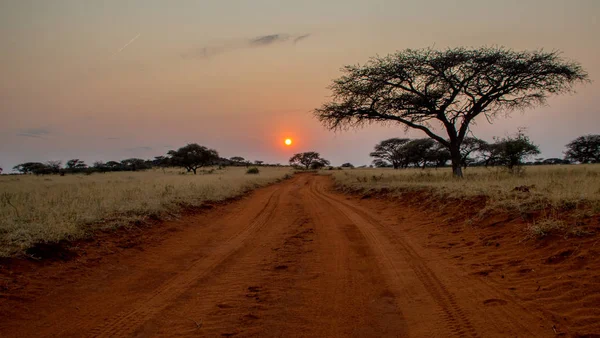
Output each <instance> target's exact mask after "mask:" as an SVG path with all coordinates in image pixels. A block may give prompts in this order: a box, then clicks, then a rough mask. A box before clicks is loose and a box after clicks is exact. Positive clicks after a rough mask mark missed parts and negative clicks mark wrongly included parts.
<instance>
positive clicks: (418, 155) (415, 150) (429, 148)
mask: <svg viewBox="0 0 600 338" xmlns="http://www.w3.org/2000/svg"><path fill="white" fill-rule="evenodd" d="M435 145H436V144H435V141H434V140H432V139H429V138H419V139H414V140H410V142H408V143H407V144H406V145H405V146H404V147H402V153H403V156H404V158H405V160H404V161H405V163H406V166H408V165H409V164H412V165H413V166H415V167H422V168H425V166H427V163H428V162H429V161H430V160H432V158H431V154H432V152H433V151H434V147H435Z"/></svg>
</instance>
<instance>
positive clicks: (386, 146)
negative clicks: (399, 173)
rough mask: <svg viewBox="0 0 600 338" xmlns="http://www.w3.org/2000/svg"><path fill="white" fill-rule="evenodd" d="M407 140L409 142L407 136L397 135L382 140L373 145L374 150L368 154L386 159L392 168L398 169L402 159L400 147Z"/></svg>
mask: <svg viewBox="0 0 600 338" xmlns="http://www.w3.org/2000/svg"><path fill="white" fill-rule="evenodd" d="M408 142H410V139H408V138H397V137H395V138H390V139H387V140H383V141H381V142H379V143H377V144H376V145H375V149H374V150H375V151H373V152H372V153H370V154H369V156H371V157H374V158H375V159H380V160H383V161H387V162H389V163H391V164H392V167H394V169H399V168H400V167H402V160H403V154H402V147H404V145H406V143H408Z"/></svg>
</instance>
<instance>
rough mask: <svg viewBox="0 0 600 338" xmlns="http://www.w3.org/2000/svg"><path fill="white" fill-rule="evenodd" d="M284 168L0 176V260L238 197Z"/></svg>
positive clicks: (278, 176) (285, 172)
mask: <svg viewBox="0 0 600 338" xmlns="http://www.w3.org/2000/svg"><path fill="white" fill-rule="evenodd" d="M291 172H292V171H291V169H290V168H285V167H282V168H273V167H264V168H261V170H260V174H257V175H247V174H246V168H244V167H231V168H226V169H223V170H215V169H211V170H207V171H202V172H199V174H198V175H191V174H185V175H182V174H181V173H180V172H179V171H177V170H166V171H162V170H152V171H145V172H116V173H106V174H93V175H67V176H29V175H21V176H6V175H4V176H0V256H10V255H12V254H15V253H18V252H22V251H23V250H25V249H27V248H29V247H31V246H32V245H34V244H36V243H40V242H56V241H60V240H62V239H76V238H81V237H83V236H86V235H87V234H89V233H90V232H91V231H93V230H96V229H99V228H107V227H115V226H120V225H127V224H131V222H133V221H138V220H143V219H146V218H148V217H158V218H161V217H165V216H169V215H175V214H176V213H177V212H178V211H180V210H181V208H182V206H199V205H202V204H203V203H204V202H206V201H220V200H224V199H227V198H230V197H234V196H238V195H241V194H243V193H244V192H247V191H249V190H251V189H254V188H256V187H259V186H262V185H266V184H269V183H272V182H275V181H277V180H280V179H282V178H283V177H285V176H286V175H289V174H291Z"/></svg>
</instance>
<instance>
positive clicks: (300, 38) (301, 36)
mask: <svg viewBox="0 0 600 338" xmlns="http://www.w3.org/2000/svg"><path fill="white" fill-rule="evenodd" d="M309 36H310V34H304V35H300V36H298V37H296V38H295V39H294V44H297V43H298V42H300V41H302V40H304V39H306V38H308V37H309Z"/></svg>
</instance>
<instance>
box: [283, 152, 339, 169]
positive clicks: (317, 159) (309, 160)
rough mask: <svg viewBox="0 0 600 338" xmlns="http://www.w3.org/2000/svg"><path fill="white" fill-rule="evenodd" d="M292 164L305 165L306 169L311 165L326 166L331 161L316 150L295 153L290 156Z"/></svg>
mask: <svg viewBox="0 0 600 338" xmlns="http://www.w3.org/2000/svg"><path fill="white" fill-rule="evenodd" d="M289 162H290V164H291V165H298V166H300V165H301V166H304V167H305V168H306V169H308V168H311V167H324V166H327V165H329V161H328V160H326V159H324V158H321V155H320V154H319V153H317V152H314V151H309V152H305V153H298V154H294V156H292V157H291V158H290V161H289Z"/></svg>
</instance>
